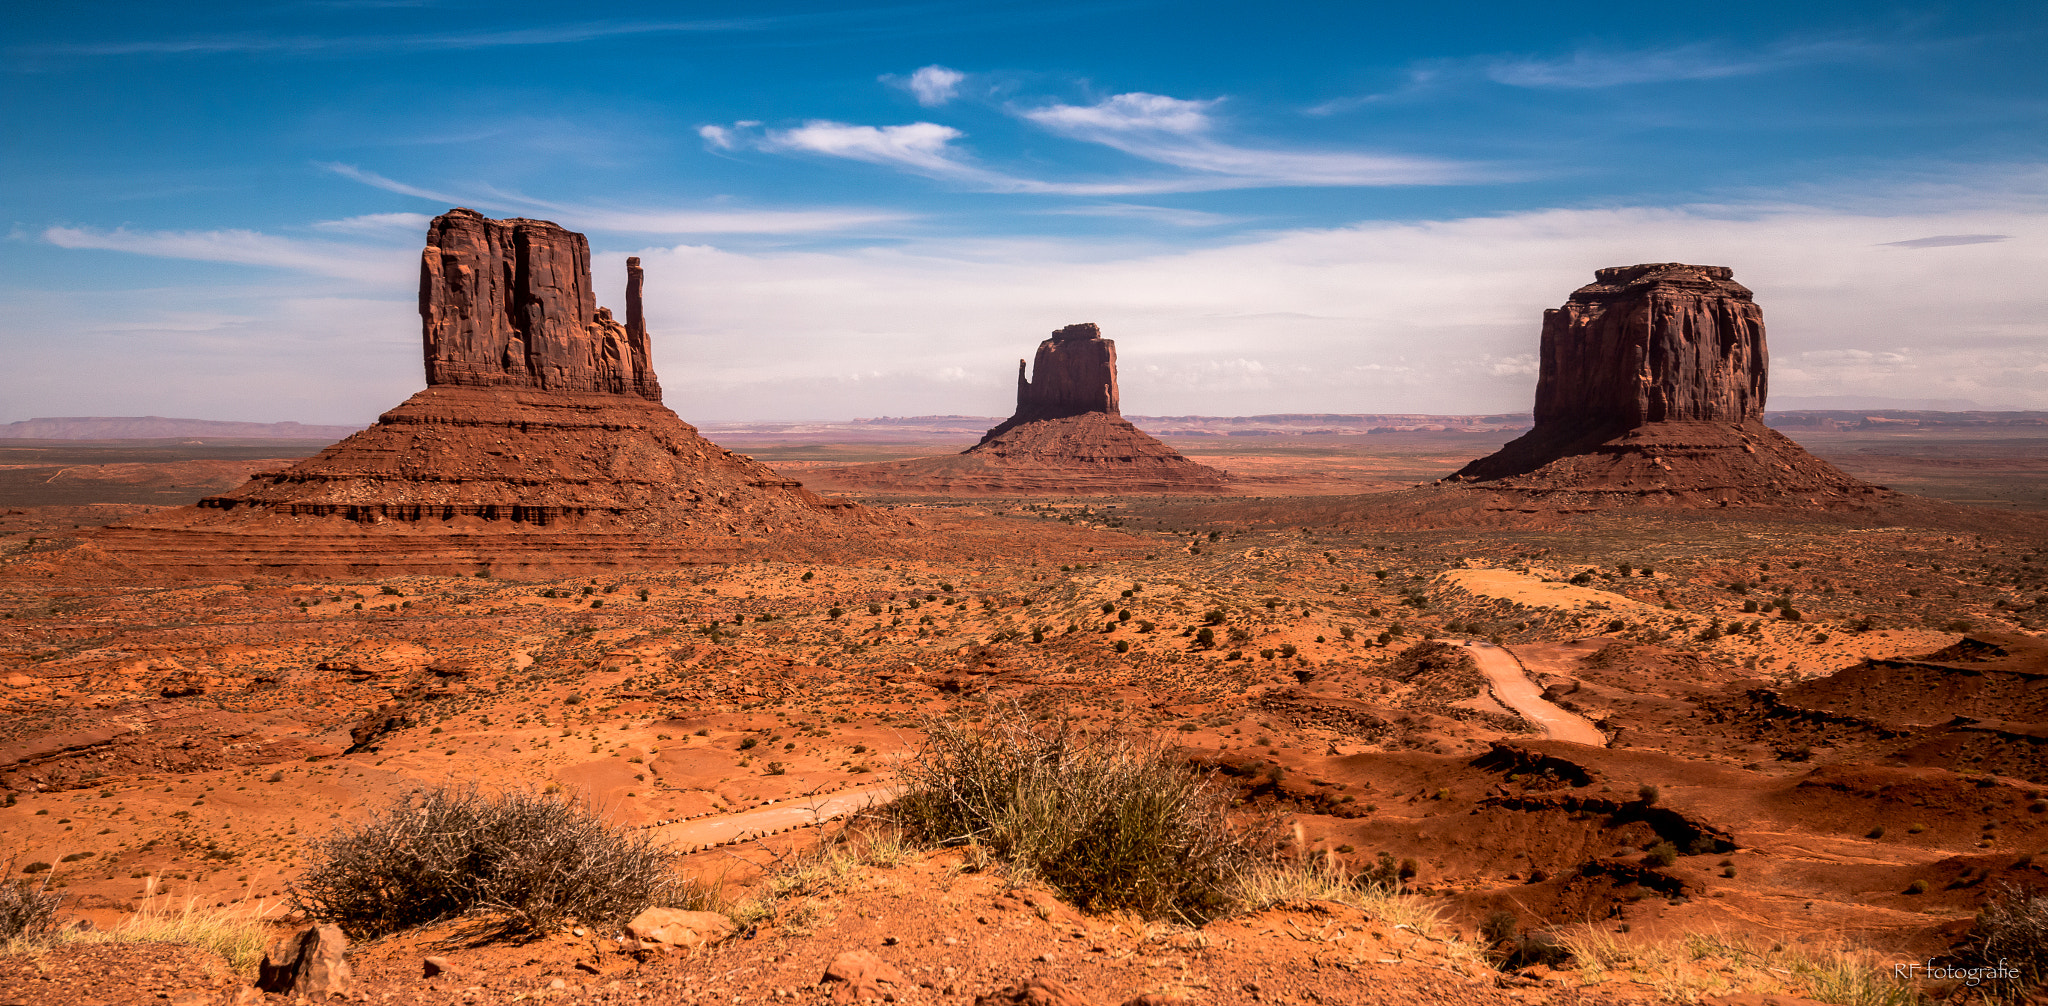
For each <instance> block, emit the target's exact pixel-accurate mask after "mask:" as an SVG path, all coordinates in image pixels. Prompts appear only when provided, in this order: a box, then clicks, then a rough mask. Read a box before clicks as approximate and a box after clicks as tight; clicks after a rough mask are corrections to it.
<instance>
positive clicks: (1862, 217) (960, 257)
mask: <svg viewBox="0 0 2048 1006" xmlns="http://www.w3.org/2000/svg"><path fill="white" fill-rule="evenodd" d="M1992 225H1995V226H1996V227H1998V228H2001V229H2003V230H2004V231H2005V232H2006V233H2009V234H2012V235H2013V239H2012V240H2011V241H2007V242H2002V243H1995V244H1978V245H1969V246H1958V247H1953V248H1949V249H1946V250H1944V251H1942V252H1940V253H1939V254H1935V253H1927V254H1911V255H1907V254H1901V253H1900V251H1899V249H1896V248H1887V247H1882V246H1880V245H1879V244H1878V242H1879V241H1880V240H1891V239H1895V238H1896V237H1897V235H1899V234H1900V233H1906V234H1914V233H1919V234H1930V233H1932V234H1942V233H1976V232H1983V231H1988V230H1990V229H1991V226H1992ZM636 254H639V255H641V256H642V257H643V259H644V260H645V263H646V266H647V270H648V283H649V293H648V308H649V313H650V324H651V325H652V326H653V329H654V331H655V333H656V354H657V364H661V365H662V373H663V380H664V384H665V386H667V387H669V388H671V389H672V390H673V392H674V397H675V399H676V400H677V401H679V402H687V403H689V404H688V405H686V406H685V407H684V412H685V416H686V418H699V417H701V418H704V419H716V420H725V419H743V418H777V417H780V418H791V419H827V418H845V417H848V416H856V415H876V414H883V413H886V414H890V415H916V414H963V415H1000V414H1006V413H1007V411H1008V406H1009V404H1010V396H1011V395H1012V394H1013V389H1014V384H1013V382H1014V378H1015V367H1016V363H1015V361H1016V360H1017V358H1018V357H1020V356H1028V355H1029V353H1030V350H1031V347H1032V346H1033V345H1035V344H1036V343H1037V341H1038V340H1039V339H1042V338H1044V337H1045V334H1046V333H1048V332H1050V331H1052V330H1054V329H1056V328H1058V327H1060V326H1062V325H1066V324H1070V323H1074V322H1081V321H1094V322H1097V323H1100V324H1101V325H1103V327H1104V331H1105V334H1107V335H1108V336H1109V337H1110V338H1112V339H1115V340H1117V343H1118V354H1119V356H1120V358H1121V360H1122V361H1123V364H1124V370H1123V391H1124V401H1125V407H1126V409H1127V410H1129V411H1131V412H1133V413H1134V414H1144V415H1185V414H1207V415H1249V414H1256V413H1262V412H1437V413H1467V412H1496V411H1501V412H1506V411H1524V410H1526V409H1528V407H1529V404H1530V397H1531V394H1532V392H1533V386H1534V378H1535V361H1534V356H1533V354H1534V353H1535V350H1536V344H1537V337H1538V333H1539V331H1540V328H1541V324H1542V312H1543V310H1544V309H1545V308H1551V307H1556V306H1557V305H1558V304H1560V303H1562V302H1563V301H1564V299H1565V297H1566V296H1567V295H1569V294H1570V292H1571V291H1572V290H1573V289H1576V288H1577V287H1579V286H1581V285H1583V284H1585V283H1587V282H1590V281H1591V279H1592V273H1593V270H1594V269H1597V268H1600V267H1602V266H1610V265H1624V264H1630V263H1634V262H1654V261H1691V262H1701V263H1710V264H1719V265H1728V266H1731V267H1733V268H1734V270H1735V276H1736V279H1737V280H1738V281H1740V282H1742V283H1744V284H1746V285H1748V286H1749V287H1751V288H1752V289H1754V290H1755V291H1756V294H1757V298H1758V302H1759V303H1760V304H1761V305H1762V306H1763V308H1764V313H1765V318H1766V321H1767V323H1768V325H1769V329H1770V337H1771V347H1772V352H1773V356H1774V359H1775V360H1776V361H1777V365H1776V366H1775V368H1774V373H1773V374H1772V381H1771V388H1772V393H1773V394H1774V395H1781V396H1787V397H1792V396H1811V395H1826V394H1842V393H1854V394H1866V395H1885V396H1891V397H1915V398H1918V397H1926V396H1927V395H1936V394H1938V395H1940V396H1943V397H1948V398H1957V399H1971V400H1975V401H1979V402H1987V403H2016V404H2019V405H2022V406H2025V407H2031V408H2048V382H2043V381H2042V380H2041V374H2042V373H2043V372H2044V370H2043V368H2048V322H2044V321H2043V319H2044V318H2048V291H2043V290H2042V289H2040V286H2039V284H2038V283H2037V282H2035V280H2036V279H2037V278H2038V276H2040V275H2041V274H2043V273H2044V272H2048V211H2042V210H2038V209H2026V210H2021V211H2018V212H2015V211H2014V210H2013V209H2011V208H2010V207H2008V208H2006V209H2004V210H1996V209H1985V210H1968V211H1951V212H1945V211H1940V210H1929V211H1925V212H1916V213H1911V214H1891V215H1884V214H1857V213H1851V212H1844V211H1840V210H1827V209H1815V208H1811V207H1796V206H1782V205H1781V206H1772V207H1755V206H1746V207H1717V208H1692V209H1658V208H1619V209H1601V210H1582V209H1568V210H1550V211H1541V212H1531V213H1520V214H1510V215H1503V216H1493V217H1476V218H1468V219H1459V220H1443V221H1423V222H1415V223H1367V224H1360V225H1357V226H1353V227H1341V228H1332V229H1321V230H1298V231H1289V232H1283V233H1278V234H1270V235H1262V236H1260V237H1258V238H1256V239H1251V240H1242V241H1238V242H1234V243H1231V244H1228V245H1223V246H1218V247H1212V248H1206V249H1198V250H1172V251H1162V250H1160V249H1159V248H1158V247H1156V246H1143V247H1134V246H1129V245H1123V246H1118V245H1110V244H1104V243H1102V242H1100V241H1099V240H1091V239H1079V238H1077V239H1073V240H1057V241H1054V240H1038V241H1025V240H1017V241H957V242H948V243H943V244H940V243H930V242H925V243H911V244H908V245H893V246H890V247H866V248H858V249H847V250H843V251H802V252H796V251H789V252H769V253H760V254H744V253H739V252H735V251H729V250H721V249H717V248H712V247H705V246H686V247H681V248H675V249H646V250H640V251H638V252H636ZM671 305H673V308H672V309H671ZM771 336H772V337H771ZM669 360H675V361H678V362H677V363H676V364H674V365H668V364H667V361H669ZM681 361H687V365H685V364H684V363H682V362H681ZM1987 361H1995V362H1996V365H1995V366H1987ZM1253 364H1256V367H1254V366H1253ZM854 370H860V371H861V372H863V373H864V374H866V373H869V372H870V371H872V370H879V371H881V376H880V377H873V376H865V377H863V379H862V380H861V382H860V383H859V386H858V387H855V386H854V385H853V383H852V382H850V381H848V380H846V379H845V378H844V377H843V376H841V375H845V374H847V373H849V372H852V371H854ZM951 371H958V372H961V373H964V374H966V375H967V379H965V380H960V379H949V380H940V379H938V378H936V377H935V376H934V374H935V373H938V372H951ZM1922 389H1929V390H1922Z"/></svg>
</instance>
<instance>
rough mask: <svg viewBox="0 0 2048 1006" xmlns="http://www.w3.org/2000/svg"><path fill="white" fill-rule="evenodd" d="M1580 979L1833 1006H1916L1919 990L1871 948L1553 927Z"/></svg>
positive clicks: (1691, 997) (1679, 997)
mask: <svg viewBox="0 0 2048 1006" xmlns="http://www.w3.org/2000/svg"><path fill="white" fill-rule="evenodd" d="M1558 942H1559V943H1561V944H1562V945H1563V946H1564V947H1565V949H1566V950H1568V951H1570V952H1571V955H1572V958H1573V962H1574V965H1575V966H1576V967H1577V969H1578V972H1579V975H1580V977H1581V978H1582V979H1583V980H1584V982H1585V983H1586V984H1589V985H1591V984H1596V983H1599V982H1602V981H1606V980H1607V979H1608V978H1610V977H1615V976H1622V977H1627V978H1630V979H1633V980H1635V981H1639V982H1645V983H1648V984H1650V985H1652V986H1655V987H1656V988H1657V990H1658V992H1659V996H1660V998H1662V999H1664V1000H1666V1001H1669V1002H1680V1003H1692V1002H1698V1001H1699V1000H1700V999H1701V997H1703V996H1712V995H1728V994H1730V993H1737V992H1753V993H1759V994H1767V995H1768V994H1777V995H1796V996H1803V997H1805V998H1808V999H1814V1000H1817V1001H1820V1002H1824V1003H1834V1004H1836V1006H1914V1004H1916V1003H1918V1002H1919V1001H1920V996H1919V993H1918V992H1917V991H1916V990H1915V989H1914V988H1913V987H1912V986H1911V985H1909V984H1907V983H1905V982H1901V981H1899V980H1898V979H1897V978H1895V977H1894V976H1893V973H1892V969H1891V967H1890V966H1889V965H1888V964H1887V963H1885V962H1884V961H1881V960H1879V958H1878V956H1877V955H1876V954H1875V953H1873V952H1872V951H1870V950H1868V949H1865V948H1862V947H1855V946H1851V945H1847V944H1840V945H1821V946H1811V945H1809V946H1788V945H1786V944H1783V943H1776V942H1772V941H1769V940H1763V939H1756V938H1751V937H1748V936H1728V935H1726V934H1723V933H1717V932H1715V933H1687V934H1686V935H1684V936H1683V937H1681V938H1678V939H1675V940H1635V939H1629V938H1627V937H1625V936H1623V935H1621V934H1618V933H1616V932H1614V931H1612V930H1611V929H1608V928H1607V927H1604V926H1596V925H1590V924H1588V925H1583V926H1577V927H1572V928H1568V929H1566V930H1564V931H1563V932H1561V933H1559V934H1558Z"/></svg>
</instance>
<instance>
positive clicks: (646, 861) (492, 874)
mask: <svg viewBox="0 0 2048 1006" xmlns="http://www.w3.org/2000/svg"><path fill="white" fill-rule="evenodd" d="M312 853H313V854H312V864H311V866H310V868H308V869H307V871H306V872H305V874H304V875H303V876H302V877H301V878H300V879H299V881H298V883H296V884H294V885H293V886H292V887H291V901H292V904H293V906H294V907H295V908H297V909H298V910H300V911H302V912H304V913H305V914H306V915H308V916H311V917H313V918H317V919H323V920H327V921H330V922H334V923H336V924H338V925H340V926H341V927H342V929H343V930H345V931H347V932H349V933H350V934H352V935H355V936H358V937H362V936H377V935H382V934H384V933H390V932H394V931H396V930H400V929H405V928H408V927H411V926H417V925H422V924H425V923H428V922H434V921H437V920H441V919H447V918H452V917H455V916H458V915H463V914H467V913H472V912H474V913H480V914H486V915H491V916H494V917H495V919H494V921H493V922H492V923H490V924H489V928H494V929H498V930H500V931H503V932H506V933H516V932H525V933H531V934H536V935H537V934H541V933H546V932H550V931H552V930H553V929H555V928H557V927H559V926H560V925H561V924H562V923H564V922H565V921H567V920H570V919H576V920H580V921H583V922H588V923H598V922H611V921H623V920H624V919H626V918H629V917H631V916H632V915H633V914H635V913H637V912H638V911H640V910H641V909H643V908H646V907H647V906H649V905H652V904H658V903H660V902H662V901H663V899H665V898H668V897H671V896H673V895H676V894H677V893H679V892H680V890H681V881H680V879H679V877H678V875H677V874H676V872H675V869H674V856H673V854H671V853H670V852H669V851H668V850H667V849H666V848H664V847H662V846H660V845H657V844H656V843H655V842H654V840H653V839H651V838H648V837H646V836H637V835H632V834H629V833H627V832H626V831H625V830H624V829H622V828H619V827H616V826H614V825H611V824H609V823H607V822H606V821H605V820H604V819H603V818H601V817H599V816H598V815H597V813H596V812H595V811H594V810H593V809H592V808H591V807H590V805H589V804H588V803H587V802H577V801H574V800H569V799H564V798H561V797H555V796H550V795H546V794H533V793H507V794H504V795H501V796H486V795H485V794H483V793H481V792H480V791H478V790H477V789H475V788H473V787H471V788H452V787H438V788H435V789H432V790H426V791H423V792H418V793H413V794H408V795H406V796H404V797H401V798H399V799H398V800H397V801H396V802H394V803H393V804H392V805H391V806H390V807H388V808H386V809H385V810H384V811H382V812H381V813H378V814H375V815H373V816H372V817H371V818H370V819H369V820H367V821H364V822H363V823H361V824H359V825H356V826H354V827H350V828H344V829H342V830H341V831H338V832H336V833H334V834H333V835H331V836H329V837H327V838H325V839H323V840H320V841H318V842H316V843H315V844H314V847H313V850H312Z"/></svg>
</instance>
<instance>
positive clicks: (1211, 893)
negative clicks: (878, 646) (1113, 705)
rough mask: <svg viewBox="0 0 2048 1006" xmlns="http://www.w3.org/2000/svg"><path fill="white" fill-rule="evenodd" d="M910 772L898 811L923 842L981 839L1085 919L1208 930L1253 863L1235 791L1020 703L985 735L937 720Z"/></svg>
mask: <svg viewBox="0 0 2048 1006" xmlns="http://www.w3.org/2000/svg"><path fill="white" fill-rule="evenodd" d="M900 773H901V778H902V780H903V784H904V789H903V793H902V796H901V797H899V798H898V799H897V801H896V802H895V803H894V804H892V805H890V807H889V809H888V812H889V816H890V817H891V819H892V820H894V821H895V822H897V823H898V824H900V825H902V826H903V828H904V829H905V830H906V831H907V832H909V833H910V834H911V835H912V836H913V837H915V838H917V839H920V840H922V841H925V842H930V843H934V844H941V845H944V844H960V843H975V844H978V845H980V846H982V847H984V848H986V850H987V851H988V852H989V853H990V854H991V855H993V856H994V857H995V858H996V859H998V860H1000V861H1002V862H1005V863H1007V864H1008V865H1009V866H1010V868H1011V869H1013V870H1015V871H1017V872H1019V873H1020V874H1022V875H1024V876H1028V877H1034V878H1037V879H1040V880H1043V881H1044V882H1046V883H1047V884H1049V885H1051V886H1052V887H1053V888H1054V889H1055V890H1057V891H1058V892H1059V893H1060V895H1061V896H1062V897H1064V898H1065V899H1066V900H1068V901H1070V902H1072V903H1073V904H1075V905H1077V906H1079V907H1080V908H1082V909H1083V910H1085V911H1091V912H1102V911H1113V910H1124V911H1130V912H1135V913H1137V914H1139V915H1142V916H1145V917H1148V918H1172V919H1177V920H1181V921H1186V922H1197V923H1199V922H1201V921H1204V920H1207V919H1210V918H1214V917H1216V916H1218V915H1221V914H1223V913H1224V912H1226V911H1228V910H1230V909H1231V908H1232V907H1233V904H1234V898H1233V895H1232V884H1233V881H1234V878H1235V877H1236V876H1237V875H1238V874H1240V873H1241V872H1243V870H1244V868H1245V867H1246V866H1247V865H1248V864H1249V863H1250V862H1251V859H1252V856H1251V854H1250V852H1249V843H1248V842H1246V841H1245V839H1244V836H1242V835H1241V834H1240V833H1238V832H1236V831H1234V830H1233V829H1232V828H1231V826H1230V824H1229V823H1228V814H1229V809H1230V801H1229V797H1228V795H1227V794H1226V793H1225V792H1224V790H1223V788H1222V787H1221V786H1220V785H1219V784H1218V783H1217V782H1216V781H1215V780H1214V779H1213V778H1212V777H1210V776H1206V775H1201V774H1198V773H1196V772H1194V771H1193V770H1191V769H1190V768H1188V766H1187V765H1186V764H1185V763H1184V762H1183V761H1181V760H1180V759H1178V758H1176V757H1174V756H1173V754H1172V753H1171V752H1170V751H1169V750H1168V749H1167V748H1166V746H1165V745H1164V744H1163V743H1161V742H1159V741H1157V740H1151V739H1140V738H1135V737H1131V736H1127V735H1123V734H1094V735H1091V734H1084V733H1082V732H1080V731H1079V730H1078V729H1076V728H1075V727H1074V726H1073V725H1072V724H1071V723H1070V722H1068V721H1067V720H1065V719H1063V718H1062V719H1056V720H1052V721H1050V722H1048V723H1046V724H1043V725H1038V724H1034V723H1033V722H1032V720H1031V718H1030V716H1029V714H1028V713H1026V712H1024V711H1023V710H1021V709H1017V708H1014V707H1010V708H1006V709H1002V710H998V711H997V712H996V713H994V714H993V715H992V716H991V717H990V719H989V721H988V722H986V723H985V724H984V725H981V726H979V727H977V726H972V725H968V724H965V723H960V722H935V723H931V724H928V725H927V728H926V737H925V748H924V750H923V751H922V752H921V753H920V754H919V755H917V756H916V757H913V758H910V759H908V760H906V761H905V762H904V764H903V765H902V767H901V770H900Z"/></svg>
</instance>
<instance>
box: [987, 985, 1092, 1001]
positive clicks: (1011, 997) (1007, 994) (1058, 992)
mask: <svg viewBox="0 0 2048 1006" xmlns="http://www.w3.org/2000/svg"><path fill="white" fill-rule="evenodd" d="M974 1006H1091V1004H1090V1003H1089V1002H1088V1000H1086V999H1083V998H1081V994H1080V993H1079V992H1075V991H1074V990H1073V989H1070V988H1068V987H1066V986H1065V985H1062V984H1060V983H1059V982H1057V981H1054V980H1053V979H1051V978H1026V979H1024V980H1023V981H1020V982H1018V983H1016V984H1015V985H1012V986H1010V987H1009V988H1006V989H1002V990H1000V991H996V992H991V993H989V994H987V995H985V996H976V997H975V999H974Z"/></svg>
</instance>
